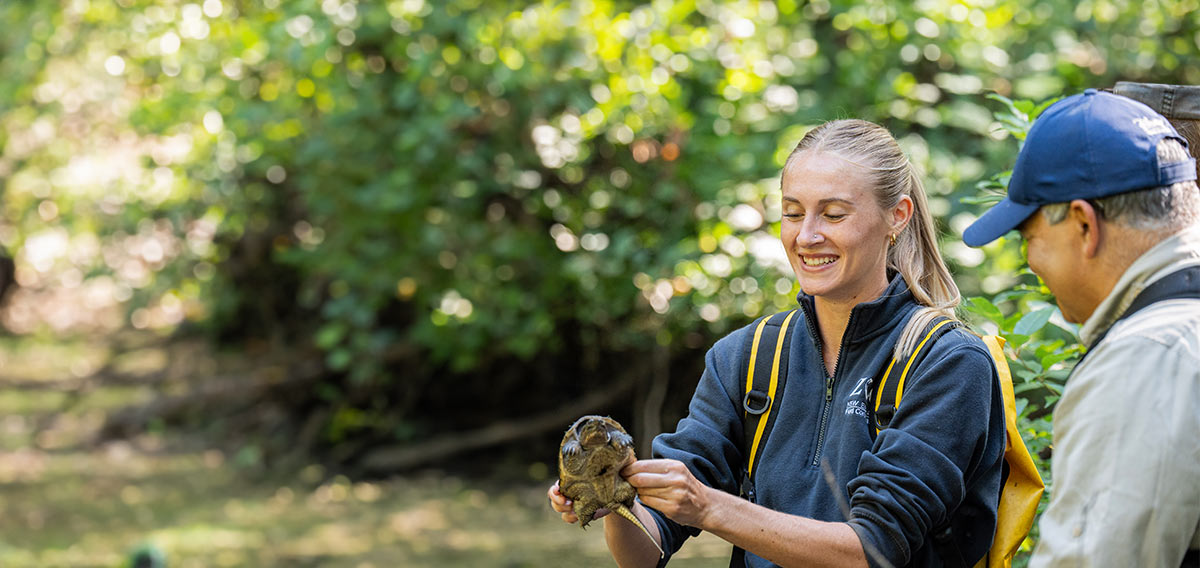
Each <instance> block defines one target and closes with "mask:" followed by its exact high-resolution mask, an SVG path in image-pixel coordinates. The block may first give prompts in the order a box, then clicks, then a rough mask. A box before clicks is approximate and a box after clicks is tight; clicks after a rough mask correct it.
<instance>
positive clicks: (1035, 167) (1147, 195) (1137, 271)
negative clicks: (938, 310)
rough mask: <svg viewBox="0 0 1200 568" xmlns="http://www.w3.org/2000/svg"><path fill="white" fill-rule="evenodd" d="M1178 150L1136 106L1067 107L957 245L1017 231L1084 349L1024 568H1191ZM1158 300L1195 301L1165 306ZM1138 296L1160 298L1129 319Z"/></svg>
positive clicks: (1175, 139)
mask: <svg viewBox="0 0 1200 568" xmlns="http://www.w3.org/2000/svg"><path fill="white" fill-rule="evenodd" d="M1185 145H1186V142H1185V141H1184V140H1183V138H1181V137H1180V136H1179V135H1178V133H1177V132H1176V131H1175V130H1174V129H1173V128H1172V127H1171V125H1170V124H1169V123H1168V122H1167V121H1166V120H1165V119H1164V118H1163V117H1162V116H1161V115H1159V114H1157V113H1155V112H1154V111H1152V110H1151V109H1150V108H1149V107H1147V106H1145V105H1143V104H1141V103H1138V102H1135V101H1132V100H1130V99H1127V98H1124V97H1121V96H1117V95H1114V94H1110V93H1105V92H1099V91H1095V90H1091V89H1089V90H1088V91H1086V92H1085V93H1083V94H1081V95H1075V96H1072V97H1068V98H1066V99H1063V100H1061V101H1059V102H1057V103H1055V104H1054V105H1052V106H1051V107H1050V108H1048V109H1046V111H1045V112H1044V113H1043V114H1042V116H1041V118H1039V119H1038V120H1037V122H1035V123H1034V126H1033V128H1032V129H1031V130H1030V132H1029V136H1028V137H1027V138H1026V141H1025V145H1024V147H1023V148H1022V149H1021V152H1020V155H1019V156H1018V157H1017V164H1016V166H1015V167H1014V169H1013V174H1012V179H1011V181H1010V182H1009V187H1008V197H1007V198H1005V199H1004V200H1003V201H1001V202H1000V203H999V204H997V205H996V206H995V207H993V208H992V209H991V210H989V211H988V212H987V213H985V214H984V215H983V216H982V217H980V218H979V220H977V221H976V222H975V223H974V224H972V225H971V226H970V227H968V228H967V230H966V232H965V233H964V234H963V240H964V241H965V242H966V243H967V244H968V245H971V246H982V245H984V244H986V243H988V242H991V241H993V240H995V239H997V238H999V237H1000V236H1002V235H1004V234H1005V233H1007V232H1009V231H1010V230H1013V229H1018V230H1019V231H1020V233H1021V237H1022V238H1023V239H1025V242H1026V244H1027V253H1026V254H1027V257H1028V260H1029V267H1030V268H1031V269H1032V270H1033V271H1034V272H1035V273H1037V274H1038V276H1040V277H1041V279H1042V280H1043V281H1044V282H1045V283H1046V286H1048V287H1049V288H1050V291H1051V292H1053V293H1054V295H1055V296H1056V298H1057V301H1058V305H1059V308H1060V309H1061V310H1062V313H1063V317H1065V318H1066V319H1067V320H1068V321H1071V322H1075V323H1082V324H1083V326H1082V328H1080V337H1081V339H1082V340H1083V342H1084V343H1085V344H1086V345H1087V346H1088V353H1087V355H1086V357H1085V358H1084V360H1083V361H1081V362H1080V363H1079V364H1078V365H1077V366H1076V367H1075V370H1074V371H1073V372H1072V374H1071V376H1070V378H1069V379H1068V381H1067V385H1066V388H1065V390H1064V392H1063V395H1062V398H1061V399H1060V400H1059V402H1058V407H1057V408H1056V409H1055V411H1054V461H1053V470H1052V473H1053V480H1054V488H1053V495H1052V498H1051V500H1050V506H1049V508H1048V509H1047V510H1046V512H1045V514H1044V515H1043V516H1042V519H1041V524H1040V529H1041V532H1040V534H1041V538H1040V542H1039V543H1038V546H1037V549H1036V550H1035V551H1034V556H1033V559H1032V560H1031V563H1030V566H1035V567H1041V566H1122V567H1124V566H1142V567H1155V566H1161V567H1171V568H1174V567H1176V566H1180V565H1181V564H1185V565H1195V563H1196V562H1197V559H1198V558H1200V555H1198V552H1197V549H1198V548H1200V299H1197V298H1200V285H1198V283H1200V268H1197V267H1200V225H1198V224H1197V223H1198V221H1200V190H1197V187H1196V184H1195V179H1196V164H1195V161H1194V160H1193V159H1192V158H1191V156H1189V155H1188V154H1187V150H1186V146H1185ZM1191 270H1195V271H1196V272H1195V273H1190V272H1186V273H1182V274H1176V273H1180V271H1191ZM1184 274H1185V275H1186V276H1185V275H1184ZM1188 277H1190V278H1191V280H1188V279H1187V278H1188ZM1151 285H1155V286H1153V287H1152V288H1150V289H1149V290H1147V288H1148V287H1150V286H1151ZM1164 287H1165V288H1168V289H1169V290H1168V291H1169V292H1170V291H1175V292H1178V291H1179V290H1183V289H1189V288H1190V289H1192V290H1193V291H1192V292H1188V293H1184V294H1183V295H1187V294H1192V295H1195V296H1196V297H1195V298H1182V299H1180V298H1176V299H1163V298H1164V292H1163V290H1164ZM1139 296H1141V298H1140V300H1139V302H1145V301H1149V300H1153V299H1156V298H1157V299H1159V301H1156V302H1153V303H1152V304H1151V305H1149V306H1147V307H1144V308H1141V309H1138V310H1136V311H1133V313H1127V310H1130V307H1131V305H1134V303H1135V299H1138V298H1139ZM1135 307H1136V306H1135Z"/></svg>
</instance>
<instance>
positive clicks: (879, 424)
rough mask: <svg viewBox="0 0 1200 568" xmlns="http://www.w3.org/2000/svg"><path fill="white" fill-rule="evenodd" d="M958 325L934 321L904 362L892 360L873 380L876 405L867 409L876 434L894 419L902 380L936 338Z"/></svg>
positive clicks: (940, 319) (918, 365)
mask: <svg viewBox="0 0 1200 568" xmlns="http://www.w3.org/2000/svg"><path fill="white" fill-rule="evenodd" d="M961 325H962V323H961V322H958V321H957V320H951V319H950V318H946V317H941V318H938V319H936V320H934V321H933V323H932V324H931V325H930V330H929V331H928V332H926V334H925V336H924V339H923V340H921V342H920V343H918V344H917V346H916V348H915V349H914V351H913V354H912V355H911V356H909V358H908V360H907V362H904V361H897V360H896V359H892V360H891V362H890V363H889V364H888V365H887V366H886V367H884V370H883V373H882V374H881V375H880V376H879V379H878V380H876V381H875V385H876V387H875V400H874V401H872V402H875V403H877V404H876V405H868V408H869V409H870V414H869V415H870V416H872V419H871V423H872V424H873V425H874V430H875V432H876V434H878V431H879V430H883V429H884V428H887V427H888V425H889V424H891V422H892V418H894V417H895V416H896V407H897V406H898V405H899V400H900V397H902V396H903V395H904V393H903V392H902V391H901V390H900V389H902V388H903V386H904V382H905V378H906V377H907V376H908V374H909V372H910V371H913V370H915V369H917V368H918V367H920V366H921V362H922V361H924V360H925V356H926V355H927V354H928V353H929V350H930V349H932V348H933V344H934V343H936V342H937V340H938V338H939V337H941V336H943V335H945V334H946V333H947V332H949V331H950V330H952V329H955V328H957V327H960V326H961ZM897 395H899V396H897Z"/></svg>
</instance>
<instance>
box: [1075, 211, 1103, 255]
mask: <svg viewBox="0 0 1200 568" xmlns="http://www.w3.org/2000/svg"><path fill="white" fill-rule="evenodd" d="M1067 218H1068V219H1069V220H1070V221H1071V223H1073V226H1074V229H1075V234H1076V236H1078V237H1079V246H1080V252H1081V253H1083V257H1084V258H1095V256H1096V254H1097V253H1098V252H1099V251H1100V244H1101V241H1102V240H1103V235H1102V234H1101V231H1102V230H1103V227H1102V226H1101V223H1100V212H1099V211H1096V208H1095V207H1093V206H1092V204H1091V203H1089V202H1088V201H1087V200H1085V199H1076V200H1074V201H1072V202H1071V208H1070V210H1069V211H1067Z"/></svg>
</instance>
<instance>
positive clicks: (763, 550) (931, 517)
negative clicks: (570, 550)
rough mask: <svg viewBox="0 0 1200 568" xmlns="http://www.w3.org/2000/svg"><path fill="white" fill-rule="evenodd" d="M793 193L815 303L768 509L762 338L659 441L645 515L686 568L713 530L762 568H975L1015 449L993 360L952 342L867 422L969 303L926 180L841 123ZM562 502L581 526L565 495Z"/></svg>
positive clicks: (801, 157) (642, 487) (626, 538)
mask: <svg viewBox="0 0 1200 568" xmlns="http://www.w3.org/2000/svg"><path fill="white" fill-rule="evenodd" d="M781 182H782V191H783V198H782V199H783V219H782V222H781V238H782V242H783V246H784V248H785V249H786V251H787V257H788V260H789V261H790V263H791V265H792V270H793V271H794V272H795V273H796V277H797V278H798V279H799V282H800V287H801V290H802V292H801V294H800V295H799V297H798V299H799V303H800V308H801V309H800V312H798V315H797V316H796V317H795V318H793V319H794V320H803V321H802V322H801V321H796V322H794V323H793V324H792V325H793V326H794V327H793V330H794V331H793V339H792V340H791V344H790V346H789V349H790V351H789V355H788V357H789V359H788V387H787V389H785V390H784V391H783V394H782V400H780V401H779V402H778V406H776V407H775V408H776V410H774V411H773V412H776V422H775V425H774V428H773V430H772V434H771V436H770V437H769V438H767V440H766V441H765V445H764V446H763V447H762V448H760V450H759V451H760V452H761V453H762V457H761V459H760V461H759V463H758V465H757V468H756V471H755V489H756V498H755V502H750V501H747V500H745V499H742V498H740V497H738V496H737V495H738V488H739V484H740V482H741V477H742V464H743V463H744V453H745V452H746V450H745V449H744V448H743V447H742V446H743V445H744V444H743V442H742V439H743V438H742V421H743V411H742V392H743V391H742V389H743V388H744V384H745V382H744V381H745V378H744V377H745V372H746V362H745V360H744V358H745V357H744V355H743V345H745V344H746V337H747V336H746V334H748V333H753V330H754V325H753V324H752V325H751V326H748V327H746V328H743V329H741V330H739V331H736V332H734V333H732V334H730V335H729V336H727V337H725V338H723V339H722V340H720V341H718V342H717V343H716V345H714V346H713V348H712V349H711V350H710V351H709V353H708V355H707V357H706V364H707V365H706V369H705V372H704V376H703V377H702V378H701V380H700V384H699V385H698V386H697V388H696V393H695V395H694V396H693V398H692V402H691V406H690V409H689V414H688V416H687V417H686V418H684V419H683V420H682V421H680V423H679V426H678V428H677V429H676V431H675V432H673V433H668V434H663V435H661V436H659V437H658V438H656V439H655V441H654V454H655V458H656V459H649V460H637V461H633V462H632V463H630V464H629V465H628V466H626V467H625V468H624V469H623V470H622V472H621V473H622V475H624V476H625V477H626V479H628V480H629V482H630V483H631V484H632V485H633V486H634V487H635V488H637V490H638V498H639V502H638V503H637V504H636V506H635V514H637V515H638V516H639V517H640V518H641V519H642V520H643V522H644V523H645V524H646V525H647V526H648V527H650V529H651V531H652V532H655V533H656V537H657V539H658V540H659V541H660V543H661V544H662V547H663V549H664V550H665V551H667V555H668V559H669V556H670V554H671V553H673V552H675V551H677V550H678V549H679V547H680V546H681V545H682V544H683V541H684V540H686V538H687V537H688V536H689V535H692V536H694V535H696V534H698V533H699V531H700V530H705V531H709V532H711V533H713V534H716V535H717V536H720V537H721V538H723V539H725V540H727V541H729V542H730V543H732V544H733V545H734V546H736V547H738V548H740V549H743V550H745V551H746V553H745V565H746V566H770V565H773V564H779V565H788V566H792V565H802V566H825V565H828V566H867V565H871V566H886V565H893V566H940V565H943V564H944V563H945V562H944V561H943V558H942V557H943V556H944V555H946V554H947V551H955V552H952V553H951V554H956V555H958V554H961V557H962V558H961V560H962V561H964V562H965V564H966V565H968V566H969V565H972V564H974V563H975V561H976V560H977V559H979V558H981V557H982V556H983V554H984V553H985V552H986V551H987V549H988V547H989V546H990V544H991V539H992V535H993V533H994V530H995V519H996V506H997V499H998V496H999V490H1000V475H1001V467H1002V466H1001V464H1002V459H1003V453H1004V444H1005V436H1004V417H1003V410H1002V406H1001V404H1002V401H1001V397H1000V391H999V383H998V382H997V379H996V373H995V368H994V366H993V363H992V359H991V357H990V355H989V354H988V351H987V348H986V347H985V345H984V344H983V342H982V341H981V340H980V339H979V338H978V337H976V336H974V335H972V334H970V333H968V332H965V331H961V330H956V331H952V332H950V333H948V334H946V335H944V336H942V338H941V339H939V340H937V341H936V342H935V343H934V344H933V346H932V348H931V349H930V351H929V352H928V355H927V356H926V357H925V359H924V361H923V362H922V363H921V365H920V366H919V367H918V368H917V369H915V370H913V371H911V372H910V374H909V376H908V379H907V382H906V386H905V389H904V393H905V394H904V403H903V405H901V406H900V407H899V408H898V409H897V411H896V413H895V415H894V417H893V418H892V420H891V424H890V427H888V428H886V429H884V430H882V431H881V432H879V433H878V435H875V432H874V430H873V428H872V425H871V424H869V423H868V419H867V418H866V417H864V416H862V414H861V413H860V412H854V411H853V410H855V409H859V408H861V407H862V405H863V403H867V404H869V405H870V406H873V399H872V390H871V388H870V386H871V382H872V381H873V380H874V378H875V377H877V376H879V375H880V374H881V370H882V368H883V366H884V365H885V364H886V363H887V362H888V361H889V360H890V359H891V357H892V356H893V355H895V356H896V357H897V359H899V360H903V359H906V358H907V357H908V354H909V353H911V352H912V350H913V348H914V346H915V344H916V342H917V341H918V340H919V339H920V338H921V337H923V335H924V333H925V331H926V329H927V328H928V327H929V325H930V323H931V322H932V321H933V320H935V319H936V318H938V317H939V316H945V317H953V316H954V314H953V309H954V307H955V306H956V305H957V304H958V302H959V293H958V288H957V286H955V284H954V282H953V281H952V280H951V278H950V273H949V270H947V268H946V265H945V263H944V262H943V261H942V259H941V257H940V255H939V254H938V249H937V241H936V235H935V230H934V225H933V219H932V217H930V215H929V210H928V207H927V205H926V198H925V192H924V188H923V187H922V185H921V182H920V179H919V178H918V177H917V175H916V173H915V172H914V169H913V167H912V165H911V164H910V163H909V161H908V159H907V158H906V157H905V156H904V154H903V152H902V151H901V150H900V148H899V146H898V145H897V144H896V141H895V140H894V139H893V138H892V137H891V135H890V134H889V133H888V132H887V131H886V130H885V129H883V128H882V127H880V126H878V125H875V124H872V123H869V122H865V121H861V120H838V121H833V122H829V123H826V124H824V125H822V126H820V127H818V128H816V129H814V130H813V131H811V132H809V133H808V135H806V136H805V137H804V139H803V140H801V141H800V144H799V145H798V146H797V147H796V149H795V150H794V151H793V152H792V154H791V155H790V156H789V157H788V160H787V163H786V164H785V165H784V168H783V174H782V180H781ZM827 389H831V390H829V391H828V392H827ZM549 494H550V501H551V505H552V507H553V508H554V509H555V510H556V511H558V512H560V513H562V517H563V520H565V521H567V522H574V521H575V520H576V518H575V515H574V513H573V512H572V504H571V503H570V502H569V501H567V500H566V499H565V498H564V497H563V496H562V495H561V494H559V493H558V487H557V484H556V485H555V486H553V487H551V488H550V491H549ZM847 507H848V516H847V514H846V513H845V512H843V511H844V510H846V508H847ZM608 519H609V518H606V520H605V535H606V539H607V541H608V545H609V549H610V550H611V552H612V553H613V556H614V558H616V560H617V562H618V564H619V565H621V566H654V565H656V564H657V563H659V553H658V551H657V550H656V549H655V548H654V547H653V545H652V544H651V543H650V542H648V540H647V539H646V537H645V535H644V534H643V533H641V532H640V530H638V529H637V528H636V527H634V525H633V524H632V523H629V522H627V521H624V520H611V521H610V520H608ZM947 528H948V529H949V530H948V531H947ZM934 534H939V535H948V536H947V537H946V538H948V539H949V540H950V544H951V545H952V546H942V545H940V544H939V545H935V544H934V537H933V535H934ZM956 560H959V559H956Z"/></svg>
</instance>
